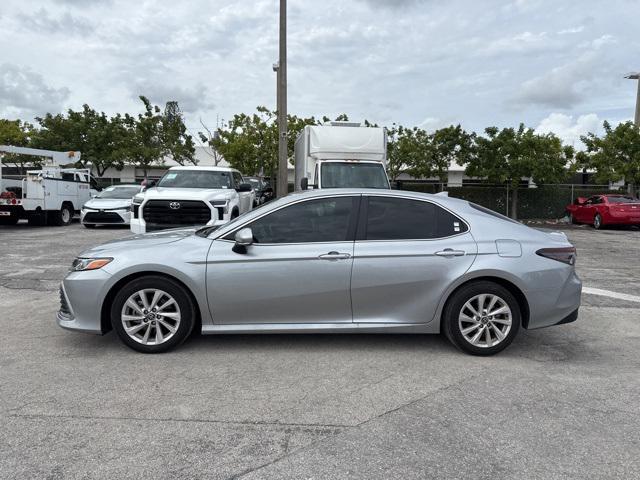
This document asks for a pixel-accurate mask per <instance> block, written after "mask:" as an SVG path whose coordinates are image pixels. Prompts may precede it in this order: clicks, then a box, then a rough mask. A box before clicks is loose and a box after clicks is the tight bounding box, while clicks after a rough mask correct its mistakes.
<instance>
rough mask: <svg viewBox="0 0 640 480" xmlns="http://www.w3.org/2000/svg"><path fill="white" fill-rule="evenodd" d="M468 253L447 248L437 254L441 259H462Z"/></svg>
mask: <svg viewBox="0 0 640 480" xmlns="http://www.w3.org/2000/svg"><path fill="white" fill-rule="evenodd" d="M465 253H466V252H465V251H464V250H454V249H452V248H445V249H444V250H440V251H439V252H436V253H435V254H436V255H438V256H439V257H462V256H463V255H464V254H465Z"/></svg>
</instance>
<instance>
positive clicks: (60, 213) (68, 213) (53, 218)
mask: <svg viewBox="0 0 640 480" xmlns="http://www.w3.org/2000/svg"><path fill="white" fill-rule="evenodd" d="M72 220H73V208H71V207H70V206H69V205H68V204H64V205H62V208H60V210H57V211H52V212H49V215H48V222H47V223H48V224H49V225H54V226H56V227H66V226H67V225H71V221H72Z"/></svg>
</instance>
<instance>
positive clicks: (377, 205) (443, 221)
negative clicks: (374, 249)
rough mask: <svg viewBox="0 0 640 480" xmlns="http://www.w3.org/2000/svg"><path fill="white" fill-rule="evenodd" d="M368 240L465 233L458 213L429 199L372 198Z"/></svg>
mask: <svg viewBox="0 0 640 480" xmlns="http://www.w3.org/2000/svg"><path fill="white" fill-rule="evenodd" d="M365 228H366V232H365V238H366V240H410V239H432V238H444V237H450V236H452V235H457V234H458V233H462V232H466V231H467V230H468V228H467V225H466V224H465V223H464V222H463V221H462V220H460V219H459V218H458V217H456V216H455V215H453V214H451V213H449V212H448V211H447V210H445V209H443V208H441V207H440V206H438V205H435V204H433V203H430V202H422V201H419V200H409V199H404V198H386V197H370V198H369V206H368V209H367V219H366V227H365Z"/></svg>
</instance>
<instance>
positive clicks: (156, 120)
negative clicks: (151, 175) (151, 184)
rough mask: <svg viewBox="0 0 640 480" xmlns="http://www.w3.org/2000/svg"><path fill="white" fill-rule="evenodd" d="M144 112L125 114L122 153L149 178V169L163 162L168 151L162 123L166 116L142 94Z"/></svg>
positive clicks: (124, 157) (125, 158)
mask: <svg viewBox="0 0 640 480" xmlns="http://www.w3.org/2000/svg"><path fill="white" fill-rule="evenodd" d="M140 100H141V101H142V103H143V105H144V112H143V113H139V114H138V115H136V116H133V115H129V114H128V113H127V114H125V115H124V118H123V125H124V127H125V128H124V131H125V138H124V140H123V142H122V145H121V147H122V148H121V150H120V153H121V154H122V157H123V159H124V160H126V161H128V162H130V163H132V164H133V165H134V166H135V167H137V168H140V169H141V170H142V171H143V172H144V177H145V178H147V174H148V171H149V170H150V169H151V168H152V167H153V166H154V165H159V164H161V163H162V160H163V159H164V156H165V155H166V153H167V149H166V146H165V142H164V138H163V131H162V125H163V122H164V116H163V114H162V111H161V110H160V107H158V106H157V105H152V104H151V102H150V101H149V99H148V98H147V97H145V96H142V95H141V96H140Z"/></svg>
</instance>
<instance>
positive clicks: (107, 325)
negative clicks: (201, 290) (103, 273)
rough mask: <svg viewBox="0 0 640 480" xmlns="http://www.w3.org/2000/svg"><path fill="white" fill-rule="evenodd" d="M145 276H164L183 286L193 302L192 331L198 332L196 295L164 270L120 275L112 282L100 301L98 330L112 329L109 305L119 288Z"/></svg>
mask: <svg viewBox="0 0 640 480" xmlns="http://www.w3.org/2000/svg"><path fill="white" fill-rule="evenodd" d="M147 276H154V277H164V278H166V279H168V280H171V281H173V282H176V283H177V284H178V285H180V286H181V287H182V288H184V290H185V292H187V295H189V298H190V299H191V301H192V302H193V307H194V309H195V312H196V319H195V324H194V326H193V331H198V332H199V331H200V330H201V329H202V312H201V311H200V304H199V303H198V300H197V299H196V296H195V295H194V294H193V292H192V291H191V289H190V288H189V287H188V286H187V285H185V283H184V282H183V281H181V280H180V279H178V278H176V277H175V276H173V275H169V274H167V273H164V272H154V271H141V272H135V273H131V274H129V275H127V276H125V277H122V278H121V279H120V280H118V281H117V282H116V283H114V284H113V285H112V286H111V288H110V289H109V291H108V292H107V294H106V295H105V297H104V300H103V301H102V306H101V307H100V330H101V331H102V333H103V334H105V333H107V332H109V331H110V330H111V329H112V326H111V305H112V304H113V300H114V299H115V296H116V295H117V294H118V292H119V291H120V289H121V288H122V287H124V286H125V285H126V284H127V283H129V282H131V281H132V280H136V279H138V278H142V277H147Z"/></svg>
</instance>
